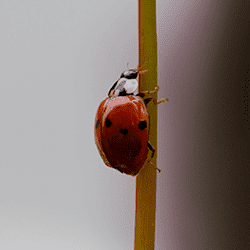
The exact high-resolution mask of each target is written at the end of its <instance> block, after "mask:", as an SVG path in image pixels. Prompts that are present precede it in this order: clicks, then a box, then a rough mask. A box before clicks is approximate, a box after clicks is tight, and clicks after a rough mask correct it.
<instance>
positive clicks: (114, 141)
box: [95, 68, 168, 176]
mask: <svg viewBox="0 0 250 250" xmlns="http://www.w3.org/2000/svg"><path fill="white" fill-rule="evenodd" d="M145 72H146V70H144V71H139V68H137V69H128V70H126V71H124V72H123V73H122V74H121V76H120V78H119V79H118V80H117V81H116V82H115V83H114V84H113V86H112V87H111V88H110V90H109V92H108V97H107V98H106V99H105V100H103V101H102V102H101V104H100V105H99V108H98V110H97V113H96V117H95V143H96V146H97V148H98V151H99V153H100V155H101V157H102V159H103V161H104V163H105V164H106V165H107V166H109V167H112V168H115V169H117V170H119V171H120V172H121V173H125V174H128V175H132V176H135V175H137V174H138V173H139V171H140V170H141V168H142V167H143V165H144V163H145V161H146V160H147V156H148V149H149V150H150V151H151V152H152V154H151V159H152V158H153V156H154V152H155V149H154V147H153V146H152V145H151V143H150V142H149V141H148V135H149V114H148V111H147V108H146V105H147V104H148V103H149V102H150V101H151V100H153V102H154V104H159V103H162V102H165V101H168V99H163V100H161V101H157V100H156V99H155V98H152V97H149V98H147V99H143V98H144V97H145V96H146V95H149V94H154V93H156V92H157V91H158V90H159V86H157V87H156V88H155V90H154V91H144V92H142V93H138V94H137V95H134V92H135V91H136V90H137V88H138V81H137V79H136V78H137V76H138V74H143V73H145ZM151 159H150V160H151ZM150 160H149V162H150ZM150 163H151V162H150ZM151 164H152V163H151ZM152 165H153V164H152ZM153 166H154V165H153ZM154 168H156V167H155V166H154ZM156 169H158V168H156ZM158 170H159V169H158ZM159 171H160V170H159Z"/></svg>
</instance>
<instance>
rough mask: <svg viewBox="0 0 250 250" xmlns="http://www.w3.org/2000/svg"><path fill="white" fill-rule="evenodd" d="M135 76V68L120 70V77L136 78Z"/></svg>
mask: <svg viewBox="0 0 250 250" xmlns="http://www.w3.org/2000/svg"><path fill="white" fill-rule="evenodd" d="M137 76H138V71H137V70H136V69H128V70H125V71H124V72H122V74H121V76H120V78H126V79H136V78H137Z"/></svg>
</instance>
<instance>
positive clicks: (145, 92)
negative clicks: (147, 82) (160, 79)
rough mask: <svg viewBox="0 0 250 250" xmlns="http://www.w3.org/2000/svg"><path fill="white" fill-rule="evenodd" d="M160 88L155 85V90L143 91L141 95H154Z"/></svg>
mask: <svg viewBox="0 0 250 250" xmlns="http://www.w3.org/2000/svg"><path fill="white" fill-rule="evenodd" d="M159 89H160V87H159V86H158V85H157V87H155V90H153V91H143V92H142V93H144V94H145V95H151V94H155V93H157V92H158V91H159Z"/></svg>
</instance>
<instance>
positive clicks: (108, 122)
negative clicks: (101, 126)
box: [105, 118, 112, 128]
mask: <svg viewBox="0 0 250 250" xmlns="http://www.w3.org/2000/svg"><path fill="white" fill-rule="evenodd" d="M105 125H106V126H107V127H108V128H109V127H110V126H111V125H112V122H111V121H110V120H109V119H108V118H107V119H106V121H105Z"/></svg>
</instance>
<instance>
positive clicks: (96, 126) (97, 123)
mask: <svg viewBox="0 0 250 250" xmlns="http://www.w3.org/2000/svg"><path fill="white" fill-rule="evenodd" d="M99 124H100V123H99V120H97V121H96V124H95V128H96V129H97V128H98V127H99Z"/></svg>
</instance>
